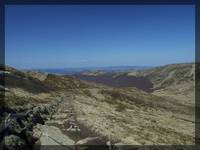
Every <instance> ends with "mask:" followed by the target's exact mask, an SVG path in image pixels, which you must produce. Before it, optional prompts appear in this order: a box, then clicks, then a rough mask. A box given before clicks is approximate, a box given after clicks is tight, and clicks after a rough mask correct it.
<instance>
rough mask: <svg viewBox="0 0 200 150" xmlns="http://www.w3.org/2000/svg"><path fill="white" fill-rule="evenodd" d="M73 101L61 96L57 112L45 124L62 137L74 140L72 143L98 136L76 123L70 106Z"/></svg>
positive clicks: (71, 98)
mask: <svg viewBox="0 0 200 150" xmlns="http://www.w3.org/2000/svg"><path fill="white" fill-rule="evenodd" d="M73 99H74V98H73V96H63V97H62V102H61V103H60V104H59V105H58V107H57V110H56V111H55V113H54V114H53V115H52V116H51V118H50V120H48V121H47V122H46V123H45V124H46V125H47V126H55V127H57V128H59V129H60V130H61V131H62V133H63V134H64V135H66V136H68V137H69V138H71V139H72V140H74V142H77V141H79V140H81V139H84V138H87V137H95V136H98V135H97V134H95V133H94V132H92V131H91V130H89V129H88V128H87V127H85V126H84V125H83V124H80V123H79V122H78V121H77V119H76V114H75V113H74V112H75V111H74V108H73V104H72V103H73ZM102 144H105V143H102Z"/></svg>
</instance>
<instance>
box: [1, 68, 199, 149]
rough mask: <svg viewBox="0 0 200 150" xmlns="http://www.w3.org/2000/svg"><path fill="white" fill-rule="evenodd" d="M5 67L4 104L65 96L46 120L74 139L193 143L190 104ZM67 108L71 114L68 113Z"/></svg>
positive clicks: (41, 102) (51, 99)
mask: <svg viewBox="0 0 200 150" xmlns="http://www.w3.org/2000/svg"><path fill="white" fill-rule="evenodd" d="M7 70H8V71H9V72H10V74H7V75H6V77H5V80H6V84H5V86H6V88H8V90H7V91H6V97H5V99H6V100H7V101H6V103H7V104H9V106H10V105H12V106H13V107H17V106H23V107H26V105H28V104H31V103H33V104H36V105H39V104H48V103H50V102H53V101H57V100H58V99H62V101H61V102H60V105H56V107H57V108H56V109H55V110H57V111H55V112H54V113H55V115H52V116H55V117H51V119H50V120H49V121H47V122H46V125H51V126H56V127H58V128H59V129H60V130H62V131H63V133H64V134H65V135H67V136H71V138H72V139H73V138H74V136H75V137H76V139H77V140H80V139H81V138H83V137H86V136H94V135H97V136H100V137H106V138H105V139H110V140H112V141H115V142H122V143H124V144H139V145H140V144H193V143H194V131H195V130H194V127H195V124H194V107H193V106H192V105H186V104H184V103H179V101H174V100H173V99H169V98H167V97H165V96H164V97H162V96H159V95H156V94H154V93H149V92H145V91H143V90H140V89H138V88H126V87H123V88H114V87H109V86H104V85H98V84H94V83H90V82H84V81H81V80H79V79H76V78H74V77H72V76H64V75H63V76H58V75H52V74H47V75H46V74H45V75H44V76H45V78H44V77H43V78H42V80H39V79H41V76H43V75H41V74H37V73H31V74H30V73H26V72H21V71H18V70H15V69H13V68H8V69H7ZM129 73H130V72H129ZM146 74H148V73H146ZM146 74H144V75H146ZM118 75H119V74H118ZM146 76H147V75H146ZM21 83H23V84H22V85H21ZM61 108H62V109H61ZM65 109H66V110H65ZM70 109H73V113H72V114H73V116H74V120H75V121H76V124H78V125H79V127H80V128H81V131H80V133H79V132H78V133H73V135H71V134H70V132H69V131H67V129H68V128H69V122H68V121H67V120H69V117H70V113H69V112H70ZM60 110H62V111H60ZM64 110H65V111H67V112H68V113H69V115H65V113H64V112H65V111H64ZM63 117H64V118H63ZM55 119H56V120H55ZM86 129H87V130H86ZM84 131H85V132H84ZM86 131H87V133H86Z"/></svg>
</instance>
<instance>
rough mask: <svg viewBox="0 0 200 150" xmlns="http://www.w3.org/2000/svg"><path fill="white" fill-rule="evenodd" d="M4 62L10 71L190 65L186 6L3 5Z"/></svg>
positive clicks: (190, 16)
mask: <svg viewBox="0 0 200 150" xmlns="http://www.w3.org/2000/svg"><path fill="white" fill-rule="evenodd" d="M5 15H6V16H5V60H6V64H8V65H10V66H13V67H16V68H19V69H20V68H21V69H22V68H68V67H69V68H72V67H89V66H97V67H99V66H125V65H128V66H131V65H134V66H157V65H164V64H171V63H181V62H194V57H195V12H194V6H192V5H182V6H181V5H174V6H173V5H121V6H120V5H113V6H112V5H107V6H106V5H88V6H87V5H41V6H40V5H24V6H20V5H18V6H15V5H10V6H6V14H5Z"/></svg>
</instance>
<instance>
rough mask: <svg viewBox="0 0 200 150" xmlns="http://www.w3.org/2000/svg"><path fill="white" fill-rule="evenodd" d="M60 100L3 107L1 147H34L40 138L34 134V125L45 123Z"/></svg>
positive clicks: (13, 148) (12, 149) (0, 129)
mask: <svg viewBox="0 0 200 150" xmlns="http://www.w3.org/2000/svg"><path fill="white" fill-rule="evenodd" d="M60 102H61V101H55V102H52V103H50V104H39V105H37V106H36V105H34V104H28V105H26V106H16V107H12V108H11V107H4V108H1V109H0V111H1V116H0V118H1V127H0V135H1V136H0V142H1V148H2V149H8V150H17V149H19V150H21V149H30V150H31V149H33V146H34V145H35V143H36V142H37V141H38V139H39V138H40V137H37V136H35V135H34V132H33V127H34V126H36V125H38V124H41V125H44V124H45V121H46V120H48V119H49V118H50V117H51V116H52V114H53V113H54V112H55V109H56V107H57V105H58V104H59V103H60Z"/></svg>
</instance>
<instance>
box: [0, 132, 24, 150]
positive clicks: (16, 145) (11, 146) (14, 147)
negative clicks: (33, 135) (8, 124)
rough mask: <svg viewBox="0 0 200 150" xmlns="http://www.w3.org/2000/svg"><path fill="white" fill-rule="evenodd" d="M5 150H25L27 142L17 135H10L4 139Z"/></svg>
mask: <svg viewBox="0 0 200 150" xmlns="http://www.w3.org/2000/svg"><path fill="white" fill-rule="evenodd" d="M3 141H4V145H3V147H4V149H7V150H23V149H25V146H26V142H25V141H24V140H23V139H21V138H20V137H18V136H16V135H9V136H5V137H4V140H3Z"/></svg>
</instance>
